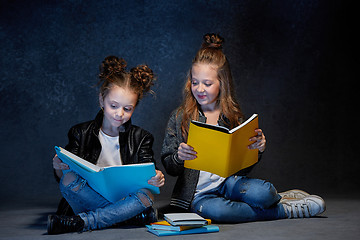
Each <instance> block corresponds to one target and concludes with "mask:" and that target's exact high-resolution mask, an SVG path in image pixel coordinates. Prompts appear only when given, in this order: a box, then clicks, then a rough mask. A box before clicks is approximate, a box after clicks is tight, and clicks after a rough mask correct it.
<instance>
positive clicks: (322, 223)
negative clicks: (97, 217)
mask: <svg viewBox="0 0 360 240" xmlns="http://www.w3.org/2000/svg"><path fill="white" fill-rule="evenodd" d="M325 200H326V203H327V210H326V212H325V213H324V214H323V215H322V216H320V217H316V218H311V219H286V220H276V221H266V222H252V223H242V224H220V225H219V227H220V232H218V233H210V234H198V235H196V239H222V240H224V239H262V240H264V239H326V240H332V239H344V240H345V239H347V240H348V239H359V237H360V199H359V198H356V199H351V198H344V199H338V198H330V199H329V198H328V199H325ZM160 204H161V203H160ZM54 211H55V209H54V208H49V207H39V206H37V207H29V206H27V207H23V208H20V207H17V209H10V210H0V239H101V240H110V239H158V238H159V237H157V236H155V235H152V234H150V233H148V232H146V229H145V228H121V229H106V230H98V231H93V232H85V233H81V234H79V233H69V234H62V235H56V236H49V235H47V234H46V219H47V215H48V214H49V213H53V212H54ZM161 238H171V239H190V238H191V239H194V235H188V236H173V237H161Z"/></svg>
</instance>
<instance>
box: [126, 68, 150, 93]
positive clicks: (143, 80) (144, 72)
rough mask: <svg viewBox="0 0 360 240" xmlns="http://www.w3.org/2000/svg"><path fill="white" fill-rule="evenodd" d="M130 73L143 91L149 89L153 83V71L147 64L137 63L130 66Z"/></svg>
mask: <svg viewBox="0 0 360 240" xmlns="http://www.w3.org/2000/svg"><path fill="white" fill-rule="evenodd" d="M130 74H131V76H132V78H133V79H134V80H135V81H136V82H137V83H138V84H139V86H140V87H141V88H142V90H143V92H144V93H146V92H148V91H150V88H151V86H153V85H154V80H155V76H154V73H153V71H152V70H151V69H150V68H149V67H148V66H147V65H139V66H137V67H134V68H132V69H131V70H130Z"/></svg>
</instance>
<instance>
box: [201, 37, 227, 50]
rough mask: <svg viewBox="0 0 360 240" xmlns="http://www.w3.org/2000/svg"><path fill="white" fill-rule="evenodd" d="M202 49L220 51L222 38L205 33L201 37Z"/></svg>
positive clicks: (222, 42)
mask: <svg viewBox="0 0 360 240" xmlns="http://www.w3.org/2000/svg"><path fill="white" fill-rule="evenodd" d="M203 40H204V42H203V44H202V46H201V47H202V48H215V49H222V46H223V44H224V38H222V37H221V36H220V35H219V34H216V33H207V34H205V35H204V37H203Z"/></svg>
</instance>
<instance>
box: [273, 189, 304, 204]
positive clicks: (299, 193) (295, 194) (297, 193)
mask: <svg viewBox="0 0 360 240" xmlns="http://www.w3.org/2000/svg"><path fill="white" fill-rule="evenodd" d="M279 195H280V196H281V200H280V203H282V202H283V201H284V200H286V199H289V198H291V199H294V198H295V199H300V198H304V197H307V196H309V195H310V194H309V193H307V192H305V191H303V190H299V189H292V190H288V191H286V192H281V193H279Z"/></svg>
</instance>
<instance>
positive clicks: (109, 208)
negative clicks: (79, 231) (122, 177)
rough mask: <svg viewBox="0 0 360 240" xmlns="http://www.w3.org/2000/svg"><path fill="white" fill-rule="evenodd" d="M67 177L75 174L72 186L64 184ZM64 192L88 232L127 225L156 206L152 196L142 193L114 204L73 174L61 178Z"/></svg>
mask: <svg viewBox="0 0 360 240" xmlns="http://www.w3.org/2000/svg"><path fill="white" fill-rule="evenodd" d="M67 174H72V175H71V176H70V177H71V181H70V183H64V177H65V176H66V175H67ZM67 182H68V181H67ZM60 191H61V193H62V195H63V197H64V198H65V199H66V200H67V202H68V203H69V204H70V206H71V208H72V209H73V211H74V213H75V214H76V215H78V216H80V217H81V218H82V219H83V220H84V223H85V224H84V230H85V231H87V230H92V229H102V228H106V227H110V226H112V225H114V224H116V223H120V222H123V221H125V220H128V219H130V218H132V217H134V216H136V215H138V214H140V213H142V212H143V211H144V210H145V209H146V208H148V207H151V206H152V204H153V202H152V200H151V198H150V197H149V196H148V194H147V193H145V192H143V191H141V190H139V191H138V192H136V193H134V194H130V195H129V196H127V197H125V198H123V199H121V200H119V201H118V202H115V203H112V202H110V201H108V200H107V199H105V198H104V197H103V196H101V195H100V194H99V193H97V192H96V191H95V190H93V189H92V188H91V187H90V186H89V185H88V184H87V182H86V180H85V179H83V178H81V177H80V176H79V175H77V174H76V173H74V172H71V171H70V172H67V173H66V174H65V173H64V175H63V177H62V178H61V180H60Z"/></svg>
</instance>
